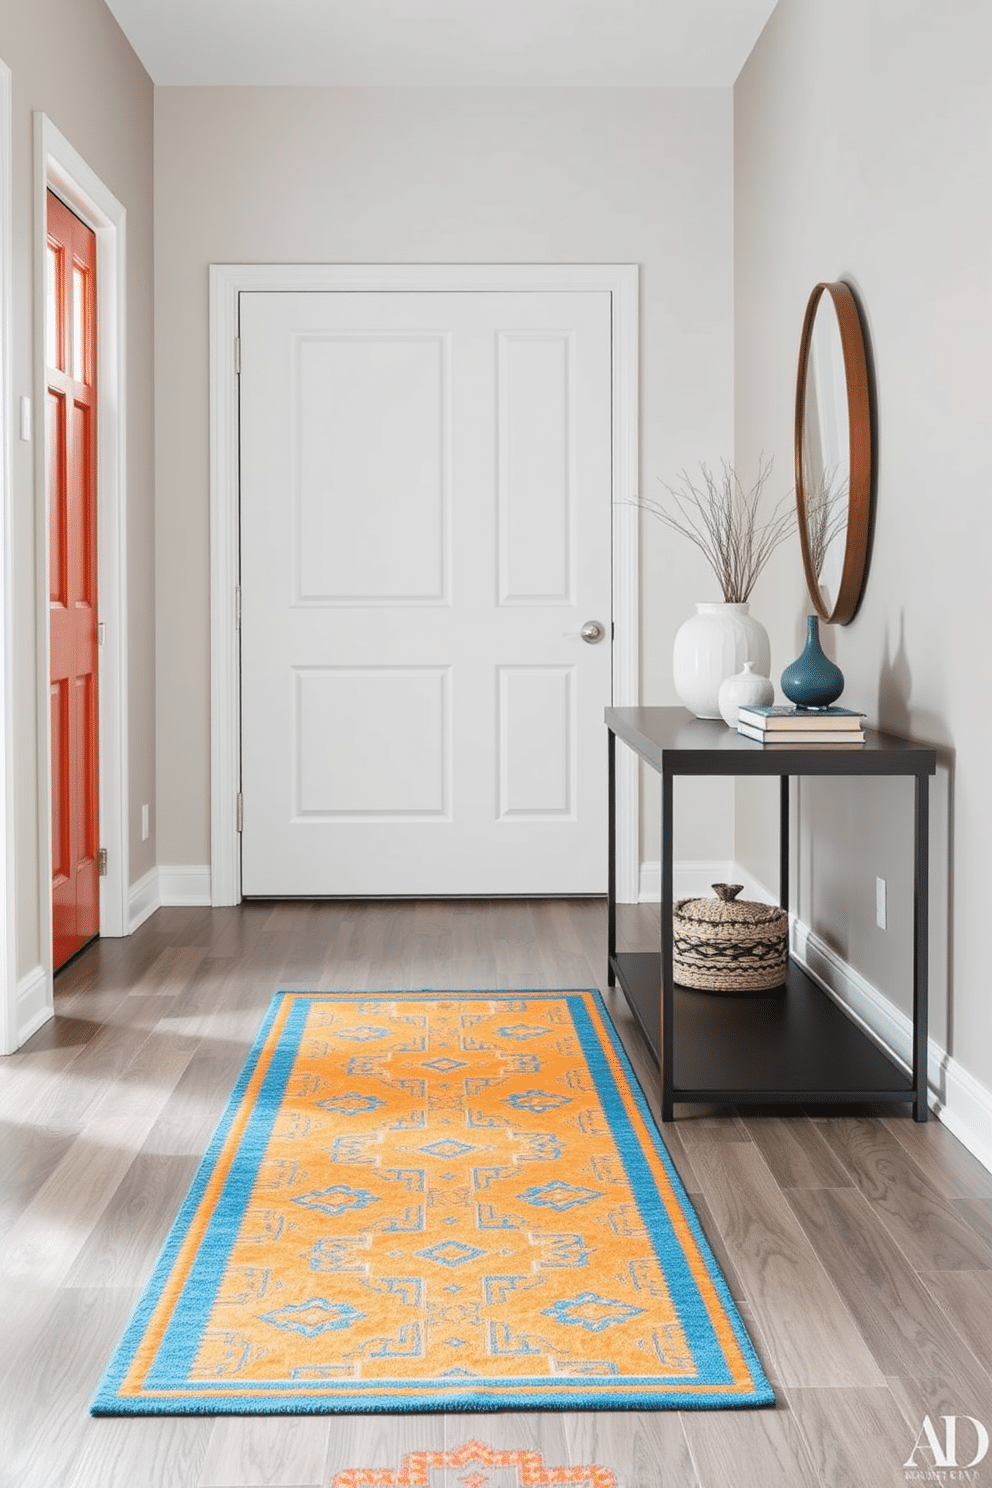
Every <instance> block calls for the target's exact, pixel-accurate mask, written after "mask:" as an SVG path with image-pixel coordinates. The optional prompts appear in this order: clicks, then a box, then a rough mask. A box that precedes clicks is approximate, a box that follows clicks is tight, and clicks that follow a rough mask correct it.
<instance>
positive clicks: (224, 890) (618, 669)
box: [163, 264, 640, 905]
mask: <svg viewBox="0 0 992 1488" xmlns="http://www.w3.org/2000/svg"><path fill="white" fill-rule="evenodd" d="M287 290H296V291H300V290H303V291H306V290H309V291H334V290H350V291H353V292H354V291H363V290H364V291H370V292H371V291H377V290H378V291H382V290H393V291H401V290H407V291H411V292H416V291H425V290H461V291H472V290H478V291H498V290H547V291H553V290H573V291H581V290H606V291H608V292H609V293H610V295H611V297H612V307H613V324H612V335H613V417H614V425H613V427H614V439H613V493H612V494H613V627H614V638H613V689H612V691H613V703H614V705H615V706H616V707H629V706H634V705H636V703H637V701H638V686H639V682H638V676H639V655H638V650H639V624H640V617H639V613H638V611H639V596H638V522H637V517H638V511H637V506H636V503H635V501H634V497H635V495H636V493H637V491H638V489H639V482H638V474H639V470H638V458H639V457H638V327H639V310H638V268H637V265H636V264H211V266H210V676H211V684H210V694H211V695H210V724H211V727H210V862H211V875H210V876H211V882H212V896H213V898H212V902H213V903H214V904H216V905H222V904H237V903H238V901H239V900H240V898H241V851H240V840H239V836H238V828H237V795H238V790H239V788H240V785H239V782H240V728H241V702H240V676H239V653H238V631H237V618H236V611H235V594H236V589H237V584H238V574H239V547H240V540H239V527H238V498H239V488H238V378H237V370H236V362H235V347H236V342H237V339H238V327H239V319H238V309H239V301H240V296H241V294H242V293H244V292H248V291H254V292H266V291H287ZM603 737H604V746H605V737H606V734H605V729H604V735H603ZM627 753H628V751H623V752H622V754H623V756H626V755H627ZM604 754H605V747H604ZM617 825H618V834H617V835H618V845H617V897H618V899H619V900H620V902H621V903H630V902H632V901H633V900H634V899H635V897H636V894H637V864H638V770H637V761H636V759H635V758H634V757H633V756H630V758H625V757H621V758H618V761H617ZM163 871H164V870H163Z"/></svg>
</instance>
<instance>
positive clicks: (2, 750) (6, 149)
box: [0, 62, 21, 1054]
mask: <svg viewBox="0 0 992 1488" xmlns="http://www.w3.org/2000/svg"><path fill="white" fill-rule="evenodd" d="M11 170H12V151H11V76H10V68H9V67H8V66H7V64H6V63H5V62H0V844H2V846H0V1054H12V1053H13V1052H14V1050H15V1049H16V1048H17V1047H18V1046H19V1044H20V1042H21V1039H20V1037H19V1024H20V1016H19V1009H20V1001H19V994H18V987H17V958H16V954H15V947H14V925H15V899H14V883H15V872H14V870H15V861H14V728H13V717H14V706H13V703H14V699H13V688H14V678H13V652H12V635H13V631H12V618H13V616H12V609H11V580H12V548H11V526H12V516H11V513H12V508H13V491H12V479H13V461H12V457H11V443H10V441H11V428H12V420H13V416H14V399H13V394H12V390H11V385H10V382H11V328H10V316H11V311H12V306H13V270H12V261H13V232H12V223H11V210H12V189H11Z"/></svg>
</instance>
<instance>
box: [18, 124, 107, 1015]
mask: <svg viewBox="0 0 992 1488" xmlns="http://www.w3.org/2000/svg"><path fill="white" fill-rule="evenodd" d="M34 178H35V306H36V314H35V400H34V402H35V410H36V418H35V440H34V445H35V451H34V453H35V462H34V470H35V505H36V512H37V535H38V541H37V549H38V568H37V579H36V584H37V591H38V610H37V615H38V621H37V623H38V803H39V806H38V844H39V847H38V860H39V895H40V906H41V914H40V935H41V955H42V966H43V968H44V969H45V972H46V975H47V979H48V983H47V985H48V995H49V998H50V997H51V978H52V826H51V819H52V801H51V779H52V767H51V706H50V701H51V700H50V685H49V681H48V679H49V676H50V637H49V616H48V490H47V473H46V458H45V456H46V450H45V425H46V421H45V400H46V392H45V345H46V334H45V333H46V325H45V322H46V318H47V311H46V293H45V267H46V265H45V252H46V243H47V192H48V191H49V189H51V190H52V191H54V192H55V194H56V196H58V197H60V198H61V199H62V201H64V202H65V204H66V206H68V207H70V208H71V210H72V211H73V212H75V213H76V215H77V216H78V217H81V218H82V220H83V221H84V222H85V223H86V224H87V226H89V227H91V228H92V229H93V231H94V233H95V234H96V263H97V269H96V272H97V293H98V295H99V309H98V311H97V349H96V355H97V503H98V505H97V551H98V558H97V565H98V579H97V583H98V589H99V599H98V613H99V618H100V621H101V622H102V624H103V627H104V631H103V635H104V640H103V644H102V646H101V647H100V695H99V707H100V843H101V846H102V847H105V848H106V850H107V872H106V874H105V876H104V877H103V878H101V880H100V934H101V935H111V936H119V935H127V934H128V933H129V930H130V925H129V916H128V890H129V884H130V872H129V861H128V859H129V839H128V798H129V793H128V732H127V651H128V648H127V530H126V515H127V512H126V508H127V500H126V492H127V448H126V417H125V395H126V389H127V379H126V375H125V345H126V339H125V338H126V327H127V315H126V307H127V298H126V294H127V284H126V262H127V260H126V227H127V213H126V210H125V208H124V207H123V206H122V205H121V203H120V202H119V201H118V200H117V198H116V197H115V196H114V195H113V193H112V192H111V191H109V190H108V188H107V187H106V186H105V185H104V184H103V182H102V181H101V180H100V178H99V177H98V176H97V175H96V174H95V173H94V171H92V170H91V169H90V167H89V166H88V165H87V164H86V162H85V160H83V158H82V156H81V155H79V154H78V153H77V151H76V150H75V149H74V147H73V146H72V145H71V144H70V143H69V141H68V140H67V139H66V138H65V136H64V135H63V134H61V133H60V132H59V130H58V129H57V128H56V127H55V125H54V124H53V123H52V121H51V119H49V118H47V117H46V116H45V115H44V114H41V113H38V114H35V171H34Z"/></svg>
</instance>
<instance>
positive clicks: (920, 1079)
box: [913, 774, 930, 1121]
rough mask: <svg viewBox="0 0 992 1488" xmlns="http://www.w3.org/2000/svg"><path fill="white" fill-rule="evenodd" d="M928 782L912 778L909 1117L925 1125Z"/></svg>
mask: <svg viewBox="0 0 992 1488" xmlns="http://www.w3.org/2000/svg"><path fill="white" fill-rule="evenodd" d="M929 834H930V778H929V776H928V775H923V774H919V775H917V776H916V800H915V810H914V833H913V842H914V852H913V856H914V875H913V1087H914V1091H915V1099H914V1102H913V1117H914V1119H915V1120H916V1121H926V1119H927V1117H928V1115H929V1110H930V1108H929V1103H928V1101H927V1021H928V1017H929V1009H928V1000H929V960H930V923H929V913H930V911H929V906H930V862H929V853H928V842H929Z"/></svg>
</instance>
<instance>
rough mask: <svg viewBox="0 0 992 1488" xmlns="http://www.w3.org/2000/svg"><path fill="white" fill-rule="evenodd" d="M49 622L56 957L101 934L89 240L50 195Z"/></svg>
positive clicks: (92, 251) (92, 242)
mask: <svg viewBox="0 0 992 1488" xmlns="http://www.w3.org/2000/svg"><path fill="white" fill-rule="evenodd" d="M47 272H48V282H47V291H48V337H47V346H46V358H45V360H46V379H47V385H48V398H47V407H46V417H47V458H48V514H49V614H50V624H51V699H52V701H51V720H52V722H51V728H52V920H53V941H54V945H53V956H54V965H55V967H56V968H58V967H59V966H61V965H63V963H64V962H66V961H67V960H68V959H69V957H70V956H72V955H74V954H75V952H76V951H78V950H79V949H80V948H81V947H82V946H84V945H85V944H86V943H87V941H89V940H92V939H93V937H94V936H95V935H97V934H98V933H99V930H100V884H99V823H100V803H99V794H98V783H99V752H98V751H99V716H98V695H99V685H98V675H97V584H96V576H97V534H96V511H97V502H96V438H95V430H96V385H95V372H96V238H95V236H94V234H93V233H92V232H91V231H90V229H89V228H88V227H86V226H85V224H84V223H82V222H80V220H79V218H78V217H76V216H75V215H74V214H73V213H72V212H70V211H69V209H68V207H66V206H64V205H63V203H62V202H60V201H59V200H58V198H57V197H55V196H53V195H52V194H51V193H49V196H48V263H47Z"/></svg>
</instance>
